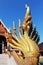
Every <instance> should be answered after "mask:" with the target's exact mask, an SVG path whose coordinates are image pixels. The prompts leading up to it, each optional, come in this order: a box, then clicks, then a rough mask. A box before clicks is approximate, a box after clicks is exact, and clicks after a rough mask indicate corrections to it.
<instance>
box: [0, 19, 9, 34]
mask: <svg viewBox="0 0 43 65" xmlns="http://www.w3.org/2000/svg"><path fill="white" fill-rule="evenodd" d="M0 22H1V24H2V25H3V26H4V28H5V29H6V30H7V32H8V33H10V30H9V29H8V28H7V27H6V26H5V24H4V23H3V21H2V20H1V19H0Z"/></svg>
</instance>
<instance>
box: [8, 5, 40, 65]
mask: <svg viewBox="0 0 43 65" xmlns="http://www.w3.org/2000/svg"><path fill="white" fill-rule="evenodd" d="M30 13H31V12H30V8H29V6H28V5H26V15H25V18H24V22H23V24H22V25H21V24H19V31H18V34H19V37H20V39H19V38H18V37H17V34H16V35H13V36H12V37H11V38H10V36H8V38H7V42H8V44H9V45H10V47H11V48H13V49H18V51H19V50H20V51H21V54H23V55H22V56H21V55H20V56H21V57H22V58H23V57H25V58H26V57H31V60H32V62H33V65H37V63H38V59H39V58H38V57H39V47H38V44H37V43H38V42H39V35H38V33H37V32H36V28H34V29H33V28H32V21H31V18H32V17H31V14H30ZM19 22H20V20H19ZM14 31H16V28H15V30H14ZM33 60H34V61H33Z"/></svg>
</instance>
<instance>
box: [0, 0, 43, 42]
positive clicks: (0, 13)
mask: <svg viewBox="0 0 43 65" xmlns="http://www.w3.org/2000/svg"><path fill="white" fill-rule="evenodd" d="M25 4H28V5H29V6H30V9H31V16H32V22H33V25H34V24H35V25H36V28H37V31H38V33H39V35H40V42H43V0H0V19H2V21H3V22H4V24H5V25H6V26H7V27H8V28H11V30H12V32H13V21H15V23H16V28H17V29H18V19H19V18H20V19H21V22H23V20H24V16H25V13H26V9H25Z"/></svg>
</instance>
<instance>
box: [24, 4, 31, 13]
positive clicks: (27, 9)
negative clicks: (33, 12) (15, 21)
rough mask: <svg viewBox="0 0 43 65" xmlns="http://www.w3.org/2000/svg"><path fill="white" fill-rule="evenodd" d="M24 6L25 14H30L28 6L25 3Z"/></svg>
mask: <svg viewBox="0 0 43 65" xmlns="http://www.w3.org/2000/svg"><path fill="white" fill-rule="evenodd" d="M25 8H26V14H30V7H29V6H28V5H27V4H26V5H25Z"/></svg>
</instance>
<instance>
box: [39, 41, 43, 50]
mask: <svg viewBox="0 0 43 65" xmlns="http://www.w3.org/2000/svg"><path fill="white" fill-rule="evenodd" d="M39 49H40V51H43V42H42V43H41V44H39Z"/></svg>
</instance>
